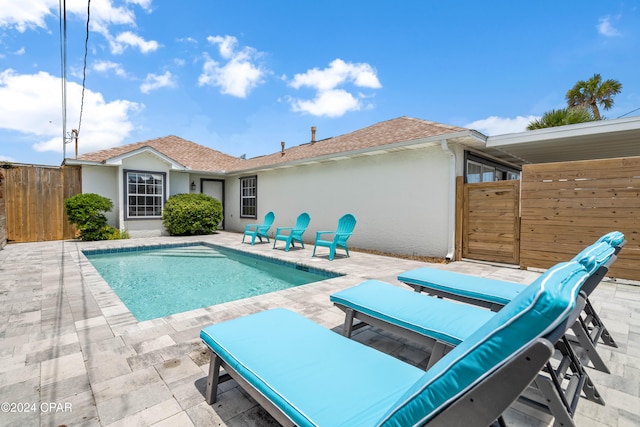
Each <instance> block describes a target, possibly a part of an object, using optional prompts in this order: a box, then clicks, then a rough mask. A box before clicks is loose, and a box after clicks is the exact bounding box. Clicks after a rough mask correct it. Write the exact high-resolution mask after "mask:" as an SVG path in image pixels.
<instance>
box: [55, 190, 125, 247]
mask: <svg viewBox="0 0 640 427" xmlns="http://www.w3.org/2000/svg"><path fill="white" fill-rule="evenodd" d="M64 208H65V211H66V212H67V217H68V218H69V222H70V223H71V224H75V225H76V227H77V228H78V231H79V232H80V239H81V240H85V241H90V240H107V239H113V238H114V237H113V236H121V235H122V233H121V232H120V230H118V229H117V228H114V227H111V226H110V225H107V217H105V216H104V214H103V212H110V211H111V209H112V208H113V203H112V202H111V200H109V199H107V198H106V197H102V196H100V195H98V194H93V193H85V194H76V195H75V196H73V197H70V198H68V199H66V200H65V201H64ZM124 233H126V231H125V232H124ZM126 234H127V237H124V238H128V233H126ZM115 238H121V237H115Z"/></svg>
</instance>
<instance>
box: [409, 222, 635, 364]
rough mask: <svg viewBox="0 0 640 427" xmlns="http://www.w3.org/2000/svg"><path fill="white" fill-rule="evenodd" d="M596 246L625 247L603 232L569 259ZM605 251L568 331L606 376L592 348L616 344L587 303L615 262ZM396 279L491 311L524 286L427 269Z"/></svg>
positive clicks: (617, 249) (616, 237) (615, 235)
mask: <svg viewBox="0 0 640 427" xmlns="http://www.w3.org/2000/svg"><path fill="white" fill-rule="evenodd" d="M600 243H607V244H609V245H610V246H611V247H613V249H614V255H617V254H618V253H619V252H620V250H621V248H622V247H623V246H624V244H625V239H624V234H622V233H620V232H619V231H614V232H611V233H607V234H605V235H604V236H602V237H600V238H599V239H598V240H597V241H596V242H595V243H594V244H593V245H590V246H588V247H587V248H585V249H584V250H583V251H582V252H580V253H579V254H578V255H576V256H575V257H574V258H573V259H579V258H580V257H583V256H585V254H587V253H588V252H589V251H590V250H592V249H593V248H594V247H597V246H598V245H599V244H600ZM608 252H609V251H607V253H605V254H604V256H607V258H605V259H604V260H603V261H604V262H602V263H601V264H600V265H599V268H598V270H597V271H595V272H594V274H592V275H591V277H590V278H589V280H588V281H587V283H585V285H584V287H583V288H582V292H584V293H585V295H586V296H587V298H586V302H585V308H584V312H583V314H582V316H581V319H580V324H577V325H575V327H574V328H572V329H573V331H574V334H575V338H576V339H577V340H578V342H579V344H580V347H581V348H582V349H583V350H584V351H585V353H586V356H587V358H588V359H589V360H590V361H591V363H592V364H593V367H594V368H595V369H597V370H599V371H602V372H606V373H609V369H608V368H607V366H606V365H605V363H604V361H603V360H602V358H601V356H600V355H599V354H598V352H597V351H596V346H597V344H598V342H599V340H602V342H603V343H604V344H606V345H608V346H612V347H617V344H616V343H615V341H614V339H613V338H612V337H611V334H610V333H609V331H608V330H607V328H606V326H605V325H604V323H603V322H602V320H601V319H600V317H599V316H598V313H597V312H596V311H595V309H594V308H593V306H592V304H591V301H589V296H590V295H591V293H592V292H593V290H594V289H595V288H596V286H597V285H598V283H600V281H601V280H602V279H603V278H604V277H605V276H606V275H607V273H608V271H609V266H610V265H611V264H612V263H613V262H614V261H615V259H616V257H611V258H609V257H608ZM398 280H399V281H401V282H404V283H405V284H407V285H409V286H411V287H412V288H414V290H415V291H416V292H426V293H428V294H431V295H434V296H438V297H441V298H447V299H453V300H456V301H461V302H465V303H469V304H473V305H477V306H480V307H485V308H489V309H491V310H494V311H497V310H499V309H501V308H502V307H503V306H504V305H505V304H507V303H508V302H509V301H511V299H513V298H514V297H515V296H516V295H517V294H518V293H520V292H521V291H522V290H523V289H525V288H526V286H527V285H523V284H521V283H513V282H505V281H502V280H495V279H488V278H482V277H475V276H470V275H466V274H460V273H455V272H452V271H446V270H440V269H436V268H429V267H423V268H418V269H416V270H410V271H407V272H404V273H402V274H400V275H399V276H398Z"/></svg>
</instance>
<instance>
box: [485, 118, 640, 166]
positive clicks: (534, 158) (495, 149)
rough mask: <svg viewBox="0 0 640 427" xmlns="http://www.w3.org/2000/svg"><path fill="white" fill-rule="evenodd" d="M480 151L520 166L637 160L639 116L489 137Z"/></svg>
mask: <svg viewBox="0 0 640 427" xmlns="http://www.w3.org/2000/svg"><path fill="white" fill-rule="evenodd" d="M481 151H483V152H486V153H487V154H490V155H492V156H494V157H496V158H498V159H502V160H505V161H509V162H511V163H516V164H519V165H523V164H529V163H552V162H565V161H574V160H593V159H604V158H615V157H631V156H640V116H634V117H628V118H623V119H614V120H601V121H594V122H587V123H580V124H576V125H567V126H558V127H552V128H547V129H539V130H533V131H526V132H521V133H512V134H505V135H496V136H490V137H489V138H488V139H487V144H486V147H485V148H484V149H482V150H481Z"/></svg>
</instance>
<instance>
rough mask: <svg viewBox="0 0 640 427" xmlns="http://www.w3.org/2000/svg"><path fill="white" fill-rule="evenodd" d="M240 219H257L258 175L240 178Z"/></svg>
mask: <svg viewBox="0 0 640 427" xmlns="http://www.w3.org/2000/svg"><path fill="white" fill-rule="evenodd" d="M240 218H254V219H255V218H258V175H252V176H244V177H241V178H240Z"/></svg>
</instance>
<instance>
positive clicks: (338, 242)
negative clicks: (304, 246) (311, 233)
mask: <svg viewBox="0 0 640 427" xmlns="http://www.w3.org/2000/svg"><path fill="white" fill-rule="evenodd" d="M355 226H356V217H354V216H353V215H351V214H346V215H343V216H342V217H341V218H340V219H339V220H338V229H337V230H336V231H318V232H317V233H316V243H315V245H314V246H313V255H311V256H315V255H316V248H317V247H318V246H324V247H327V248H329V261H333V258H334V257H335V255H336V248H342V249H344V250H345V251H346V252H347V256H349V248H348V247H347V239H348V238H349V236H351V234H352V233H353V229H354V228H355ZM323 234H333V240H323V239H321V236H322V235H323Z"/></svg>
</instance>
